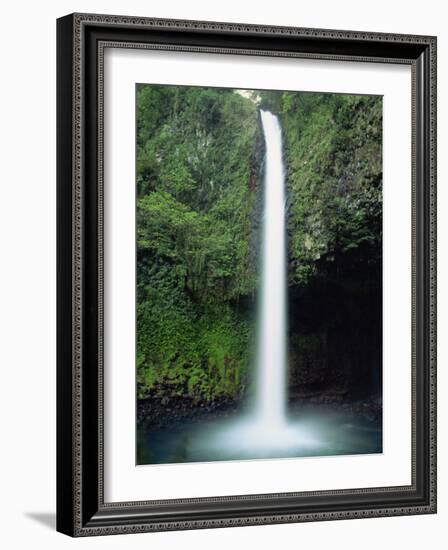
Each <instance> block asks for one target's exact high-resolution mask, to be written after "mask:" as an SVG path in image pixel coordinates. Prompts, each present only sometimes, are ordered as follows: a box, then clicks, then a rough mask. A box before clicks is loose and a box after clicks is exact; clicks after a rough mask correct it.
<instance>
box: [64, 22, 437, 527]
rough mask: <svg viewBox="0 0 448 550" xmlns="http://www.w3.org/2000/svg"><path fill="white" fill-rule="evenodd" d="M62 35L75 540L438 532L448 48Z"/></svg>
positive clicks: (209, 31)
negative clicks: (342, 528) (219, 531)
mask: <svg viewBox="0 0 448 550" xmlns="http://www.w3.org/2000/svg"><path fill="white" fill-rule="evenodd" d="M57 41H58V42H57V50H58V60H57V71H58V78H57V82H58V84H57V85H58V94H57V101H58V104H57V118H58V126H57V133H58V135H57V141H58V155H57V156H58V166H57V180H58V184H57V185H58V200H57V209H58V212H57V214H58V248H57V250H58V388H57V390H58V399H57V403H58V405H57V407H58V411H57V413H58V426H57V431H58V445H57V451H58V457H57V466H58V471H57V482H58V483H57V485H58V489H57V529H58V530H59V531H61V532H62V533H65V534H68V535H71V536H89V535H106V534H115V533H134V532H146V531H161V530H172V529H198V528H211V527H227V526H237V525H261V524H266V523H286V522H302V521H318V520H319V521H320V520H332V519H348V518H368V517H378V516H393V515H404V514H426V513H435V511H436V431H435V429H436V410H435V409H436V258H435V256H436V38H435V37H430V36H408V35H400V34H377V33H369V32H351V31H336V30H320V29H319V30H318V29H303V28H292V27H269V26H266V27H265V26H255V25H249V24H248V25H242V24H231V23H213V22H201V21H177V20H160V19H147V18H138V17H124V16H109V15H92V14H73V15H69V16H66V17H63V18H61V19H59V20H58V22H57Z"/></svg>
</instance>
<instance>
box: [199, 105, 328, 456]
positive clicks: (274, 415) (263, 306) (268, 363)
mask: <svg viewBox="0 0 448 550" xmlns="http://www.w3.org/2000/svg"><path fill="white" fill-rule="evenodd" d="M260 114H261V124H262V127H263V134H264V139H265V144H266V165H265V178H264V212H263V235H262V250H261V286H260V292H259V307H258V327H257V328H258V333H257V352H256V360H255V365H254V367H255V368H254V390H255V393H254V402H253V405H252V406H251V407H250V408H249V409H248V410H247V414H246V415H242V416H241V417H240V418H238V419H232V420H230V422H229V423H228V424H227V425H224V426H223V427H222V428H221V429H218V430H217V429H216V428H214V429H213V433H212V432H211V431H207V432H206V433H207V446H208V448H209V449H213V450H214V452H219V453H224V452H227V453H228V452H232V449H235V448H236V449H237V455H238V457H242V458H254V457H258V458H273V457H286V456H288V457H290V456H307V455H308V454H311V453H312V452H313V449H314V450H315V449H316V448H321V449H324V448H325V445H326V444H325V442H322V441H321V440H320V439H319V438H317V437H316V433H315V432H316V426H317V423H316V422H315V423H314V424H313V426H312V428H310V426H309V425H308V426H307V425H306V421H305V422H304V421H303V419H302V420H301V421H300V422H297V419H294V418H291V417H290V415H289V414H287V411H286V399H287V383H286V373H287V357H286V221H285V220H286V215H285V170H284V165H283V151H282V131H281V127H280V123H279V120H278V118H277V117H276V116H274V115H273V114H272V113H270V112H269V111H262V110H260ZM314 452H315V451H314Z"/></svg>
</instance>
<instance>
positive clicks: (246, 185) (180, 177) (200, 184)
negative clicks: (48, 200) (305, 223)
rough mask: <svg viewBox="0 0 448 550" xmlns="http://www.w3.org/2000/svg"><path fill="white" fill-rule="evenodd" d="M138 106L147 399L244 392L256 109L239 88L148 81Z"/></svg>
mask: <svg viewBox="0 0 448 550" xmlns="http://www.w3.org/2000/svg"><path fill="white" fill-rule="evenodd" d="M137 108H138V115H137V121H138V129H137V190H138V200H137V245H138V258H137V266H138V267H137V269H138V275H137V279H138V317H137V326H138V345H137V350H138V354H137V364H138V381H139V392H140V395H142V396H143V395H146V394H147V393H148V391H153V392H154V391H155V392H158V393H167V392H168V393H170V394H175V395H183V394H188V395H191V396H197V397H200V398H206V399H211V398H212V397H214V396H217V395H238V394H239V393H240V392H241V390H242V388H243V387H244V383H245V372H246V367H247V364H248V361H249V359H248V348H247V342H248V340H249V338H250V337H251V332H252V328H253V323H252V322H251V320H250V319H248V318H247V315H245V313H244V312H241V311H240V308H239V307H238V302H239V300H240V298H241V297H246V296H250V295H253V293H254V289H255V286H256V269H255V262H254V257H253V249H254V248H256V247H251V246H250V243H251V240H252V238H253V237H252V235H253V233H254V229H253V227H254V223H253V219H254V211H255V205H256V201H255V198H256V194H255V187H254V184H253V182H255V181H256V180H257V179H258V173H257V172H256V171H257V170H258V166H259V161H258V159H257V150H258V149H257V147H259V143H260V128H259V125H258V114H257V109H256V106H255V104H254V103H253V102H251V101H249V100H247V99H245V98H243V97H242V96H241V95H240V94H238V93H235V92H233V91H232V90H215V89H207V88H182V87H166V86H141V87H139V89H138V91H137ZM251 182H252V184H251Z"/></svg>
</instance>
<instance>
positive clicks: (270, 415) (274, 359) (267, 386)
mask: <svg viewBox="0 0 448 550" xmlns="http://www.w3.org/2000/svg"><path fill="white" fill-rule="evenodd" d="M261 122H262V126H263V133H264V139H265V144H266V166H265V179H264V215H263V237H262V238H263V241H262V272H261V292H260V303H259V329H258V343H257V364H256V370H255V416H256V418H257V421H258V422H260V423H261V424H262V425H264V426H266V427H267V428H268V429H269V427H271V428H273V429H275V428H276V427H280V426H283V425H284V424H285V422H286V420H285V416H286V405H285V403H286V391H287V387H286V246H285V174H284V166H283V154H282V131H281V127H280V123H279V120H278V118H277V117H276V116H275V115H273V114H272V113H270V112H269V111H261Z"/></svg>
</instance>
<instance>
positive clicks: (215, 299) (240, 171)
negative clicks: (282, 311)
mask: <svg viewBox="0 0 448 550" xmlns="http://www.w3.org/2000/svg"><path fill="white" fill-rule="evenodd" d="M259 97H260V98H261V106H262V108H268V109H270V110H272V112H274V113H276V114H278V115H279V116H280V118H281V121H282V126H283V130H284V145H285V158H286V163H287V189H288V203H289V204H288V242H289V285H290V294H291V296H293V297H294V296H297V295H301V296H302V297H303V295H304V293H305V294H306V293H307V292H308V290H307V289H310V292H311V290H312V289H313V288H315V285H316V281H319V280H332V281H334V280H336V279H337V280H341V281H342V280H343V281H344V284H345V285H346V286H347V285H349V286H350V288H351V289H353V288H361V290H362V289H363V288H364V286H365V285H376V287H378V285H379V284H380V279H379V277H378V273H379V270H380V267H381V177H382V176H381V141H382V128H381V113H382V104H381V99H380V98H375V97H367V96H344V95H334V94H311V93H300V92H260V93H259ZM263 156H264V144H263V139H262V133H261V128H260V122H259V115H258V106H257V105H256V103H255V102H254V101H252V100H251V99H250V98H249V97H246V96H243V95H241V94H239V93H237V92H235V91H233V90H225V89H212V88H190V87H174V86H173V87H171V86H152V85H140V86H138V88H137V382H138V396H139V397H141V398H143V397H146V396H150V395H157V396H185V395H188V396H190V397H193V398H196V399H198V400H205V401H212V400H213V399H215V398H217V397H220V396H227V397H232V398H238V397H240V396H241V395H243V394H244V392H245V391H246V389H247V384H248V376H247V373H248V367H249V366H250V361H251V358H250V355H249V351H250V350H251V348H252V343H253V340H254V332H255V319H254V314H255V309H256V305H255V304H256V289H257V286H258V280H257V261H258V259H257V249H258V237H257V235H258V234H259V231H258V228H259V226H260V223H261V219H260V218H261V200H262V186H261V182H262V172H263ZM366 273H369V274H370V275H369V276H366ZM362 291H363V290H362ZM361 294H362V292H361ZM304 302H306V300H305V301H304ZM290 307H292V308H293V307H294V303H292V305H291V306H290ZM293 313H294V312H291V311H290V314H293ZM293 330H295V329H294V327H293ZM297 330H299V329H297ZM299 332H300V331H299ZM299 332H297V334H291V338H290V347H291V348H292V349H291V358H292V361H293V360H294V357H299V358H300V357H302V356H303V354H304V353H306V354H308V355H307V356H309V359H308V361H309V362H312V361H315V355H316V354H317V353H318V352H319V350H318V347H319V346H318V342H319V341H321V338H320V336H319V335H317V333H313V334H310V335H306V334H302V333H301V332H300V334H299ZM307 338H309V339H310V340H309V342H307V340H306V339H307ZM295 346H300V347H301V349H302V352H301V353H300V352H299V351H300V350H295V349H294V347H295ZM313 354H314V355H313ZM302 360H303V358H302ZM321 363H322V361H321V362H320V364H321ZM294 368H295V367H294V365H292V366H291V369H292V370H294ZM325 368H326V367H325ZM322 369H324V367H322ZM322 369H321V370H322ZM324 370H325V369H324Z"/></svg>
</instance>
